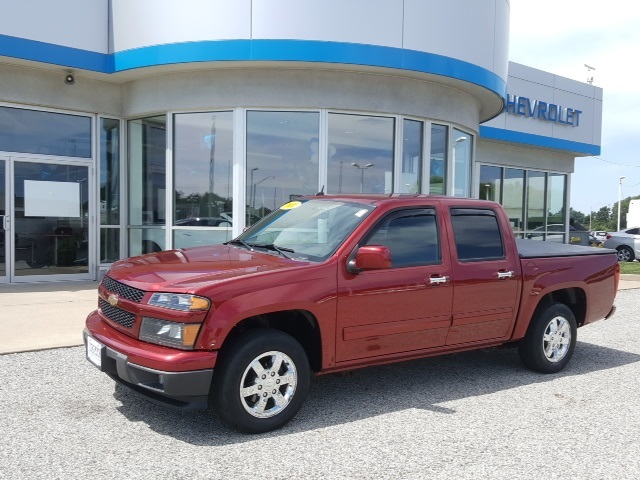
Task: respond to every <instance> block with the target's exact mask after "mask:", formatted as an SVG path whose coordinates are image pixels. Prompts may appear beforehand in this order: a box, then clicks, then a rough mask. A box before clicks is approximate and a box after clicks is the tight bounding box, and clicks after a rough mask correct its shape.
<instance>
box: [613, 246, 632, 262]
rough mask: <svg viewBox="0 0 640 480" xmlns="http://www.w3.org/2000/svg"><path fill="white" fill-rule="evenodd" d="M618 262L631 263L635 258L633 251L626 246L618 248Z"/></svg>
mask: <svg viewBox="0 0 640 480" xmlns="http://www.w3.org/2000/svg"><path fill="white" fill-rule="evenodd" d="M617 250H618V261H619V262H633V261H634V260H635V258H636V256H635V254H634V253H633V250H632V249H631V248H629V247H627V246H626V245H622V246H621V247H618V249H617Z"/></svg>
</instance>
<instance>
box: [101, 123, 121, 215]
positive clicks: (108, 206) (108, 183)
mask: <svg viewBox="0 0 640 480" xmlns="http://www.w3.org/2000/svg"><path fill="white" fill-rule="evenodd" d="M119 223H120V121H119V120H114V119H110V118H102V119H100V224H101V225H118V224H119Z"/></svg>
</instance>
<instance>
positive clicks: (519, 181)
mask: <svg viewBox="0 0 640 480" xmlns="http://www.w3.org/2000/svg"><path fill="white" fill-rule="evenodd" d="M523 199H524V170H520V169H519V168H505V169H504V187H503V193H502V206H503V207H504V209H505V210H506V211H507V216H508V217H509V223H510V224H511V228H513V231H514V232H516V233H518V232H522V231H523V230H524V222H523V219H524V213H523V211H524V201H523Z"/></svg>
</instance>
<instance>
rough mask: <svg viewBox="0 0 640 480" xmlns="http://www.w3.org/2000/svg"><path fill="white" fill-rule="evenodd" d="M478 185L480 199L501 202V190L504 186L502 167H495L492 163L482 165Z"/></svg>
mask: <svg viewBox="0 0 640 480" xmlns="http://www.w3.org/2000/svg"><path fill="white" fill-rule="evenodd" d="M478 187H479V188H478V192H479V198H480V199H482V200H493V201H494V202H500V190H501V187H502V168H501V167H493V166H491V165H481V166H480V179H479V185H478Z"/></svg>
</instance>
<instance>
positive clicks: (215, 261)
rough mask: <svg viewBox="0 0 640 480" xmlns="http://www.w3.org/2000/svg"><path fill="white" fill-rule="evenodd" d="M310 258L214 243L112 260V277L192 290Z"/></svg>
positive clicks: (143, 287) (152, 288)
mask: <svg viewBox="0 0 640 480" xmlns="http://www.w3.org/2000/svg"><path fill="white" fill-rule="evenodd" d="M308 263H309V262H304V261H298V260H291V259H287V258H285V257H282V256H280V255H276V254H275V252H274V254H273V255H271V254H270V253H263V252H260V251H255V250H253V251H251V250H247V249H245V248H244V247H235V246H229V245H213V246H207V247H196V248H186V249H178V250H167V251H163V252H157V253H150V254H147V255H142V256H139V257H132V258H127V259H126V260H120V261H118V262H116V263H114V264H113V266H112V267H111V269H110V270H109V272H108V275H109V277H111V278H113V279H114V280H117V281H120V282H123V283H125V284H127V285H130V286H132V287H135V288H138V289H140V290H145V291H166V290H171V291H183V292H193V291H195V290H197V289H198V288H199V287H202V286H205V285H206V286H211V285H212V284H213V283H217V282H222V281H225V280H229V279H232V278H238V277H243V276H247V275H255V274H257V273H262V272H268V271H273V270H283V269H291V268H296V267H302V266H304V265H308Z"/></svg>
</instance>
